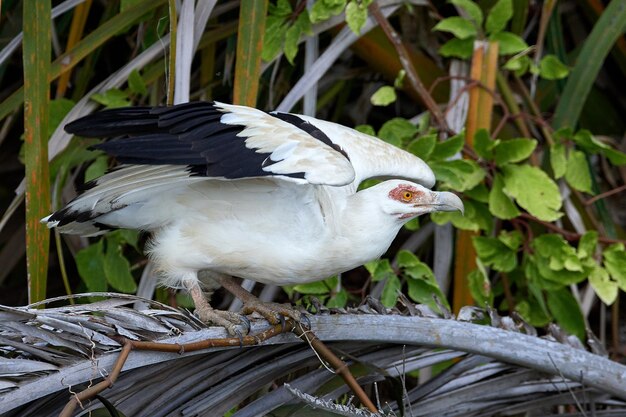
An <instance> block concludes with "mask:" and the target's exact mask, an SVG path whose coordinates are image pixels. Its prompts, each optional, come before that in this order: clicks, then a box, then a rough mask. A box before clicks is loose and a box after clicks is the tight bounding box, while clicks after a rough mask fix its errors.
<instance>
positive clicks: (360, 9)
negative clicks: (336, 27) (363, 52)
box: [346, 0, 371, 35]
mask: <svg viewBox="0 0 626 417" xmlns="http://www.w3.org/2000/svg"><path fill="white" fill-rule="evenodd" d="M369 3H371V0H367V1H366V0H351V1H350V3H348V5H347V6H346V23H348V27H349V28H350V29H351V30H352V32H354V33H355V34H357V35H358V34H360V33H361V29H362V28H363V25H365V22H366V21H367V6H369Z"/></svg>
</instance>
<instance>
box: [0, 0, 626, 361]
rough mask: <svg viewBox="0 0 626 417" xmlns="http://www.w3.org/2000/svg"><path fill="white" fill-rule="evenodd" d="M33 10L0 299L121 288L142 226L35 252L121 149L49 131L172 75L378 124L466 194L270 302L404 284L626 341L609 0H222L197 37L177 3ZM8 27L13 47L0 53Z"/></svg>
mask: <svg viewBox="0 0 626 417" xmlns="http://www.w3.org/2000/svg"><path fill="white" fill-rule="evenodd" d="M40 3H44V2H36V4H37V8H35V9H32V10H31V9H29V7H26V6H27V5H28V4H30V2H28V1H25V0H21V1H20V0H4V1H3V2H2V3H1V4H2V15H1V18H0V19H1V20H0V25H1V26H0V31H1V33H2V40H1V42H0V43H1V45H0V46H1V47H2V48H4V49H3V50H2V51H1V52H0V80H1V81H2V83H1V85H2V87H1V90H0V172H1V177H2V182H1V183H0V209H1V213H2V218H1V220H0V265H2V268H1V270H0V285H1V288H2V291H0V303H2V304H9V305H20V304H25V303H28V302H29V301H30V302H34V301H37V300H39V299H41V298H43V297H44V296H47V297H51V296H55V295H60V294H64V293H66V292H72V293H76V292H81V291H104V290H115V291H121V292H127V293H134V292H135V291H136V290H137V288H138V283H139V280H140V277H141V276H142V270H143V268H144V266H145V265H146V263H147V262H146V260H145V259H144V258H143V256H142V254H141V253H142V246H143V245H144V244H145V241H146V239H147V238H148V237H147V236H144V235H143V234H141V233H137V232H130V231H116V232H113V233H110V234H108V235H106V236H104V237H102V238H101V239H85V238H76V237H68V236H59V235H54V234H53V235H52V243H51V245H50V260H49V263H48V261H47V260H46V254H47V253H48V251H47V247H48V246H47V245H48V240H47V239H48V238H47V235H48V233H47V231H45V230H43V232H42V230H41V228H40V227H39V222H38V220H39V219H40V218H41V217H43V216H44V215H45V213H46V212H47V211H48V210H49V209H58V208H60V207H61V206H62V205H63V204H64V203H65V202H67V201H68V200H69V199H70V198H72V196H73V195H75V191H74V190H75V188H76V186H80V185H81V184H83V183H84V182H86V181H88V180H90V179H92V178H95V177H97V176H99V175H101V174H102V173H104V172H105V171H106V170H107V169H108V168H110V167H111V166H113V165H114V163H115V161H111V160H109V159H108V158H107V157H105V156H103V155H102V154H99V153H97V152H91V151H89V150H87V148H88V146H89V145H90V141H88V140H86V139H83V138H78V137H75V138H70V137H68V136H67V135H65V134H64V133H63V131H62V126H63V124H65V123H66V122H68V121H70V120H73V119H75V118H77V117H79V116H80V115H84V114H87V113H89V112H92V111H94V110H96V109H97V108H103V107H119V106H127V105H162V104H165V103H171V102H173V100H174V96H173V94H176V93H177V92H176V91H173V90H174V86H175V83H174V80H175V79H182V80H183V81H184V80H187V84H188V85H189V93H188V98H189V99H191V100H213V99H215V100H220V101H225V102H237V103H245V104H247V105H255V104H256V106H257V107H259V108H261V109H264V110H272V109H274V108H277V107H278V108H280V109H281V110H284V111H292V112H295V113H307V114H311V115H315V116H316V117H319V118H322V119H326V120H331V121H335V122H338V123H342V124H344V125H347V126H354V127H357V128H358V129H359V130H361V131H364V132H367V133H370V134H376V135H377V136H379V137H380V138H382V139H384V140H385V141H388V142H389V143H392V144H394V145H396V146H399V147H402V148H404V149H406V150H408V151H409V152H412V153H414V154H415V155H417V156H419V157H421V158H422V159H424V160H425V161H427V162H428V163H429V165H430V166H431V167H432V168H433V170H434V171H435V173H436V176H437V178H438V186H437V187H438V189H441V190H444V189H446V190H453V191H456V192H459V193H461V194H462V195H463V196H464V201H465V204H466V212H465V216H461V215H460V214H456V213H439V214H435V215H432V216H431V218H420V219H419V222H417V221H414V222H411V223H409V224H408V225H407V227H406V228H405V230H403V231H402V232H401V233H400V235H399V236H398V239H397V242H396V243H395V244H394V245H393V246H392V248H391V249H390V251H389V253H388V254H387V255H386V256H385V258H384V259H382V260H379V261H374V262H371V263H370V264H368V265H366V266H365V267H364V268H358V269H356V270H353V271H349V272H347V273H345V274H342V276H341V277H331V278H329V279H328V280H326V281H323V282H318V283H312V284H307V285H298V286H295V287H288V288H285V291H286V292H283V293H278V294H277V295H276V296H275V298H276V299H277V300H278V301H287V299H289V300H290V301H291V302H302V303H305V304H309V303H313V304H315V303H316V302H317V301H316V300H314V299H313V297H315V298H316V299H317V300H321V302H322V303H324V304H326V305H327V306H332V307H343V306H345V305H347V304H351V305H355V304H359V303H360V302H361V301H362V300H363V298H364V297H365V296H367V295H368V294H372V295H374V296H376V297H379V298H380V299H381V301H382V303H383V304H384V305H386V306H394V305H395V304H396V302H397V295H398V291H403V292H404V293H405V294H407V295H408V296H409V297H410V298H411V299H412V300H413V301H417V302H420V303H425V304H427V305H428V306H430V307H431V308H432V309H433V310H435V311H437V310H439V309H440V308H441V306H452V308H453V310H455V311H458V308H459V307H460V305H462V304H466V303H472V302H473V303H475V304H476V305H478V306H481V307H484V306H486V305H487V306H490V307H491V308H494V309H497V310H499V311H502V312H509V313H513V312H516V313H517V314H519V315H520V316H522V317H523V318H524V319H525V320H527V321H528V322H530V323H531V324H532V325H535V326H538V327H542V326H546V325H547V324H548V323H550V322H551V321H556V322H557V323H558V324H559V325H561V326H562V327H563V328H564V329H565V330H566V331H568V332H570V333H571V334H574V335H577V336H578V337H580V338H581V339H582V338H584V336H585V329H586V328H590V329H592V330H593V331H595V332H596V333H597V334H599V335H600V336H601V339H602V341H603V342H605V343H607V345H608V346H609V347H610V349H611V353H612V354H613V355H615V356H616V357H621V355H623V354H624V350H623V347H621V345H620V332H622V333H623V329H624V325H623V323H624V314H623V312H622V310H623V308H622V309H621V310H620V299H622V300H623V294H624V291H626V250H625V248H624V243H625V242H626V236H625V234H624V224H625V222H626V204H625V203H626V201H625V197H624V196H625V194H624V190H625V189H626V186H625V185H624V184H625V182H626V170H625V169H624V166H625V165H626V154H624V153H623V151H625V150H626V143H625V141H624V131H625V124H626V119H624V117H623V115H624V114H626V101H625V97H624V95H623V85H624V80H625V74H626V40H625V39H624V36H623V33H624V30H625V29H626V2H625V1H624V0H612V1H610V2H608V1H605V2H603V1H600V0H564V1H561V2H558V3H557V2H556V1H552V0H547V1H544V2H541V1H533V0H520V1H513V0H479V1H477V2H473V1H471V0H451V1H449V2H444V1H421V0H414V1H409V2H405V1H402V2H401V1H380V2H372V1H371V0H349V1H347V0H317V1H315V2H307V1H305V0H277V1H271V2H269V4H265V2H263V1H242V2H241V7H240V4H239V2H237V1H222V2H219V3H218V4H217V5H216V7H215V8H213V9H212V10H211V13H210V16H208V23H207V24H206V27H204V25H200V26H199V27H201V28H202V31H201V33H199V34H198V35H196V36H198V37H197V38H194V37H193V30H194V25H193V24H190V21H183V23H186V24H182V25H178V29H176V27H177V25H176V23H175V22H174V21H173V20H172V21H171V19H170V16H171V14H170V13H171V11H172V10H175V7H173V6H175V2H174V1H170V2H166V1H156V0H121V1H119V2H118V1H97V0H94V1H92V0H87V1H84V2H78V1H65V2H53V6H55V7H54V8H53V10H52V15H53V16H54V19H53V20H52V26H51V28H49V27H48V26H47V25H45V24H43V21H47V20H48V18H47V16H48V14H47V13H50V11H46V10H44V9H45V7H43V8H42V10H40V8H39V6H40ZM185 3H187V2H185ZM200 3H203V2H202V1H201V2H199V3H198V5H196V12H198V10H200ZM207 3H208V2H207ZM64 6H68V7H67V8H66V10H65V11H63V12H59V13H56V12H55V9H56V10H59V8H62V7H64ZM205 6H206V5H205ZM194 17H195V19H196V23H197V22H198V21H199V20H201V19H202V17H201V16H199V15H198V14H196V15H195V16H194V15H192V19H193V18H194ZM180 19H183V16H182V15H181V16H178V19H177V20H178V21H180ZM368 19H369V20H368ZM22 22H36V25H34V27H28V26H27V25H24V24H23V23H22ZM191 23H193V20H192V21H191ZM31 26H32V25H31ZM196 27H198V25H197V24H196ZM22 30H24V37H23V43H22V45H23V48H21V47H20V43H19V40H18V41H17V42H18V43H17V46H18V47H16V48H14V49H11V48H12V47H11V44H12V42H13V43H15V41H16V39H18V36H19V35H20V32H21V31H22ZM189 31H191V39H193V40H194V44H195V45H197V49H196V50H195V51H194V48H191V49H189V48H187V50H190V51H192V52H191V53H190V54H188V55H185V54H183V53H181V51H180V50H177V47H178V48H180V45H181V43H180V42H176V41H175V39H186V38H185V36H188V35H189ZM170 40H171V42H170ZM182 45H183V47H185V46H184V45H185V44H184V43H182ZM50 47H51V49H52V50H51V51H50V50H49V48H50ZM48 54H50V60H49V62H48V59H47V55H48ZM33 56H34V57H35V61H32V60H31V57H33ZM24 63H26V64H24ZM185 68H188V70H185ZM179 71H182V72H183V74H179ZM185 71H187V73H188V74H187V75H188V78H181V77H183V76H184V73H185ZM620 85H621V86H622V87H620ZM42 86H43V87H42ZM46 86H49V89H48V88H46ZM176 88H179V87H178V86H177V87H176ZM168 97H169V98H168ZM46 143H49V148H46V146H45V144H46ZM48 152H49V153H50V158H51V160H50V163H49V164H46V163H45V161H46V160H47V158H48ZM48 171H49V179H48V177H47V176H48ZM25 178H26V179H27V181H26V182H25V187H24V185H22V182H23V181H24V179H25ZM16 190H17V194H16ZM48 191H50V193H51V195H52V197H51V198H49V197H48V194H47V193H48ZM24 195H26V199H25V200H26V202H27V205H26V208H25V207H24V203H23V201H24ZM49 200H50V201H49ZM433 223H434V224H436V227H433ZM450 223H451V224H452V225H454V226H455V228H456V229H458V230H460V231H459V232H457V233H453V232H452V229H451V228H450V227H448V226H445V225H446V224H450ZM25 230H26V231H27V233H26V234H25ZM25 236H26V238H25ZM455 241H456V244H455V243H454V242H455ZM26 242H28V244H26ZM27 254H28V268H27V266H26V265H27V262H26V255H27ZM445 259H451V260H452V263H450V262H448V263H446V262H445ZM438 262H439V265H437V263H438ZM46 265H49V267H50V269H49V272H48V273H46V271H45V267H46ZM453 265H455V266H456V267H453ZM256 291H259V290H258V289H257V290H256ZM29 295H30V298H29ZM433 295H436V296H437V298H438V300H439V301H436V300H435V299H434V298H433ZM155 296H156V297H157V298H159V299H161V300H162V301H166V302H178V303H181V305H183V306H185V305H187V304H186V301H185V299H184V297H178V298H175V297H174V295H173V294H170V293H168V292H167V291H164V290H161V289H158V290H157V292H156V295H155ZM220 297H221V298H222V300H221V299H220ZM459 300H460V301H459ZM227 301H228V300H227V297H226V296H222V294H221V293H220V294H218V296H217V297H216V304H218V305H219V304H220V302H221V303H222V306H227V305H228V303H227Z"/></svg>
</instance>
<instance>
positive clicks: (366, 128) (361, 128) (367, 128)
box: [354, 125, 376, 136]
mask: <svg viewBox="0 0 626 417" xmlns="http://www.w3.org/2000/svg"><path fill="white" fill-rule="evenodd" d="M354 130H356V131H357V132H361V133H365V134H366V135H370V136H376V131H375V130H374V128H373V127H372V126H371V125H358V126H355V127H354Z"/></svg>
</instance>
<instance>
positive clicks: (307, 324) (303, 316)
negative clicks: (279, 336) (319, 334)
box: [298, 313, 311, 330]
mask: <svg viewBox="0 0 626 417" xmlns="http://www.w3.org/2000/svg"><path fill="white" fill-rule="evenodd" d="M298 322H299V323H300V324H301V325H302V327H304V328H305V329H306V330H311V320H309V316H307V315H306V314H304V313H300V320H299V321H298Z"/></svg>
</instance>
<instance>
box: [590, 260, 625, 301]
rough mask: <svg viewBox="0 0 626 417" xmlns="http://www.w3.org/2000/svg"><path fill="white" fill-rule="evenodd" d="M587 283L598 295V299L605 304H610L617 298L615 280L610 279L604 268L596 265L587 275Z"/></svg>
mask: <svg viewBox="0 0 626 417" xmlns="http://www.w3.org/2000/svg"><path fill="white" fill-rule="evenodd" d="M589 284H591V288H593V290H594V291H595V293H596V294H597V295H598V297H599V298H600V300H602V302H603V303H604V304H606V305H611V304H613V302H614V301H615V299H616V298H617V293H618V286H617V282H615V281H613V280H611V278H610V277H609V273H608V272H607V271H606V269H604V268H602V267H600V266H599V265H596V267H595V268H594V269H593V271H591V275H589Z"/></svg>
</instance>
